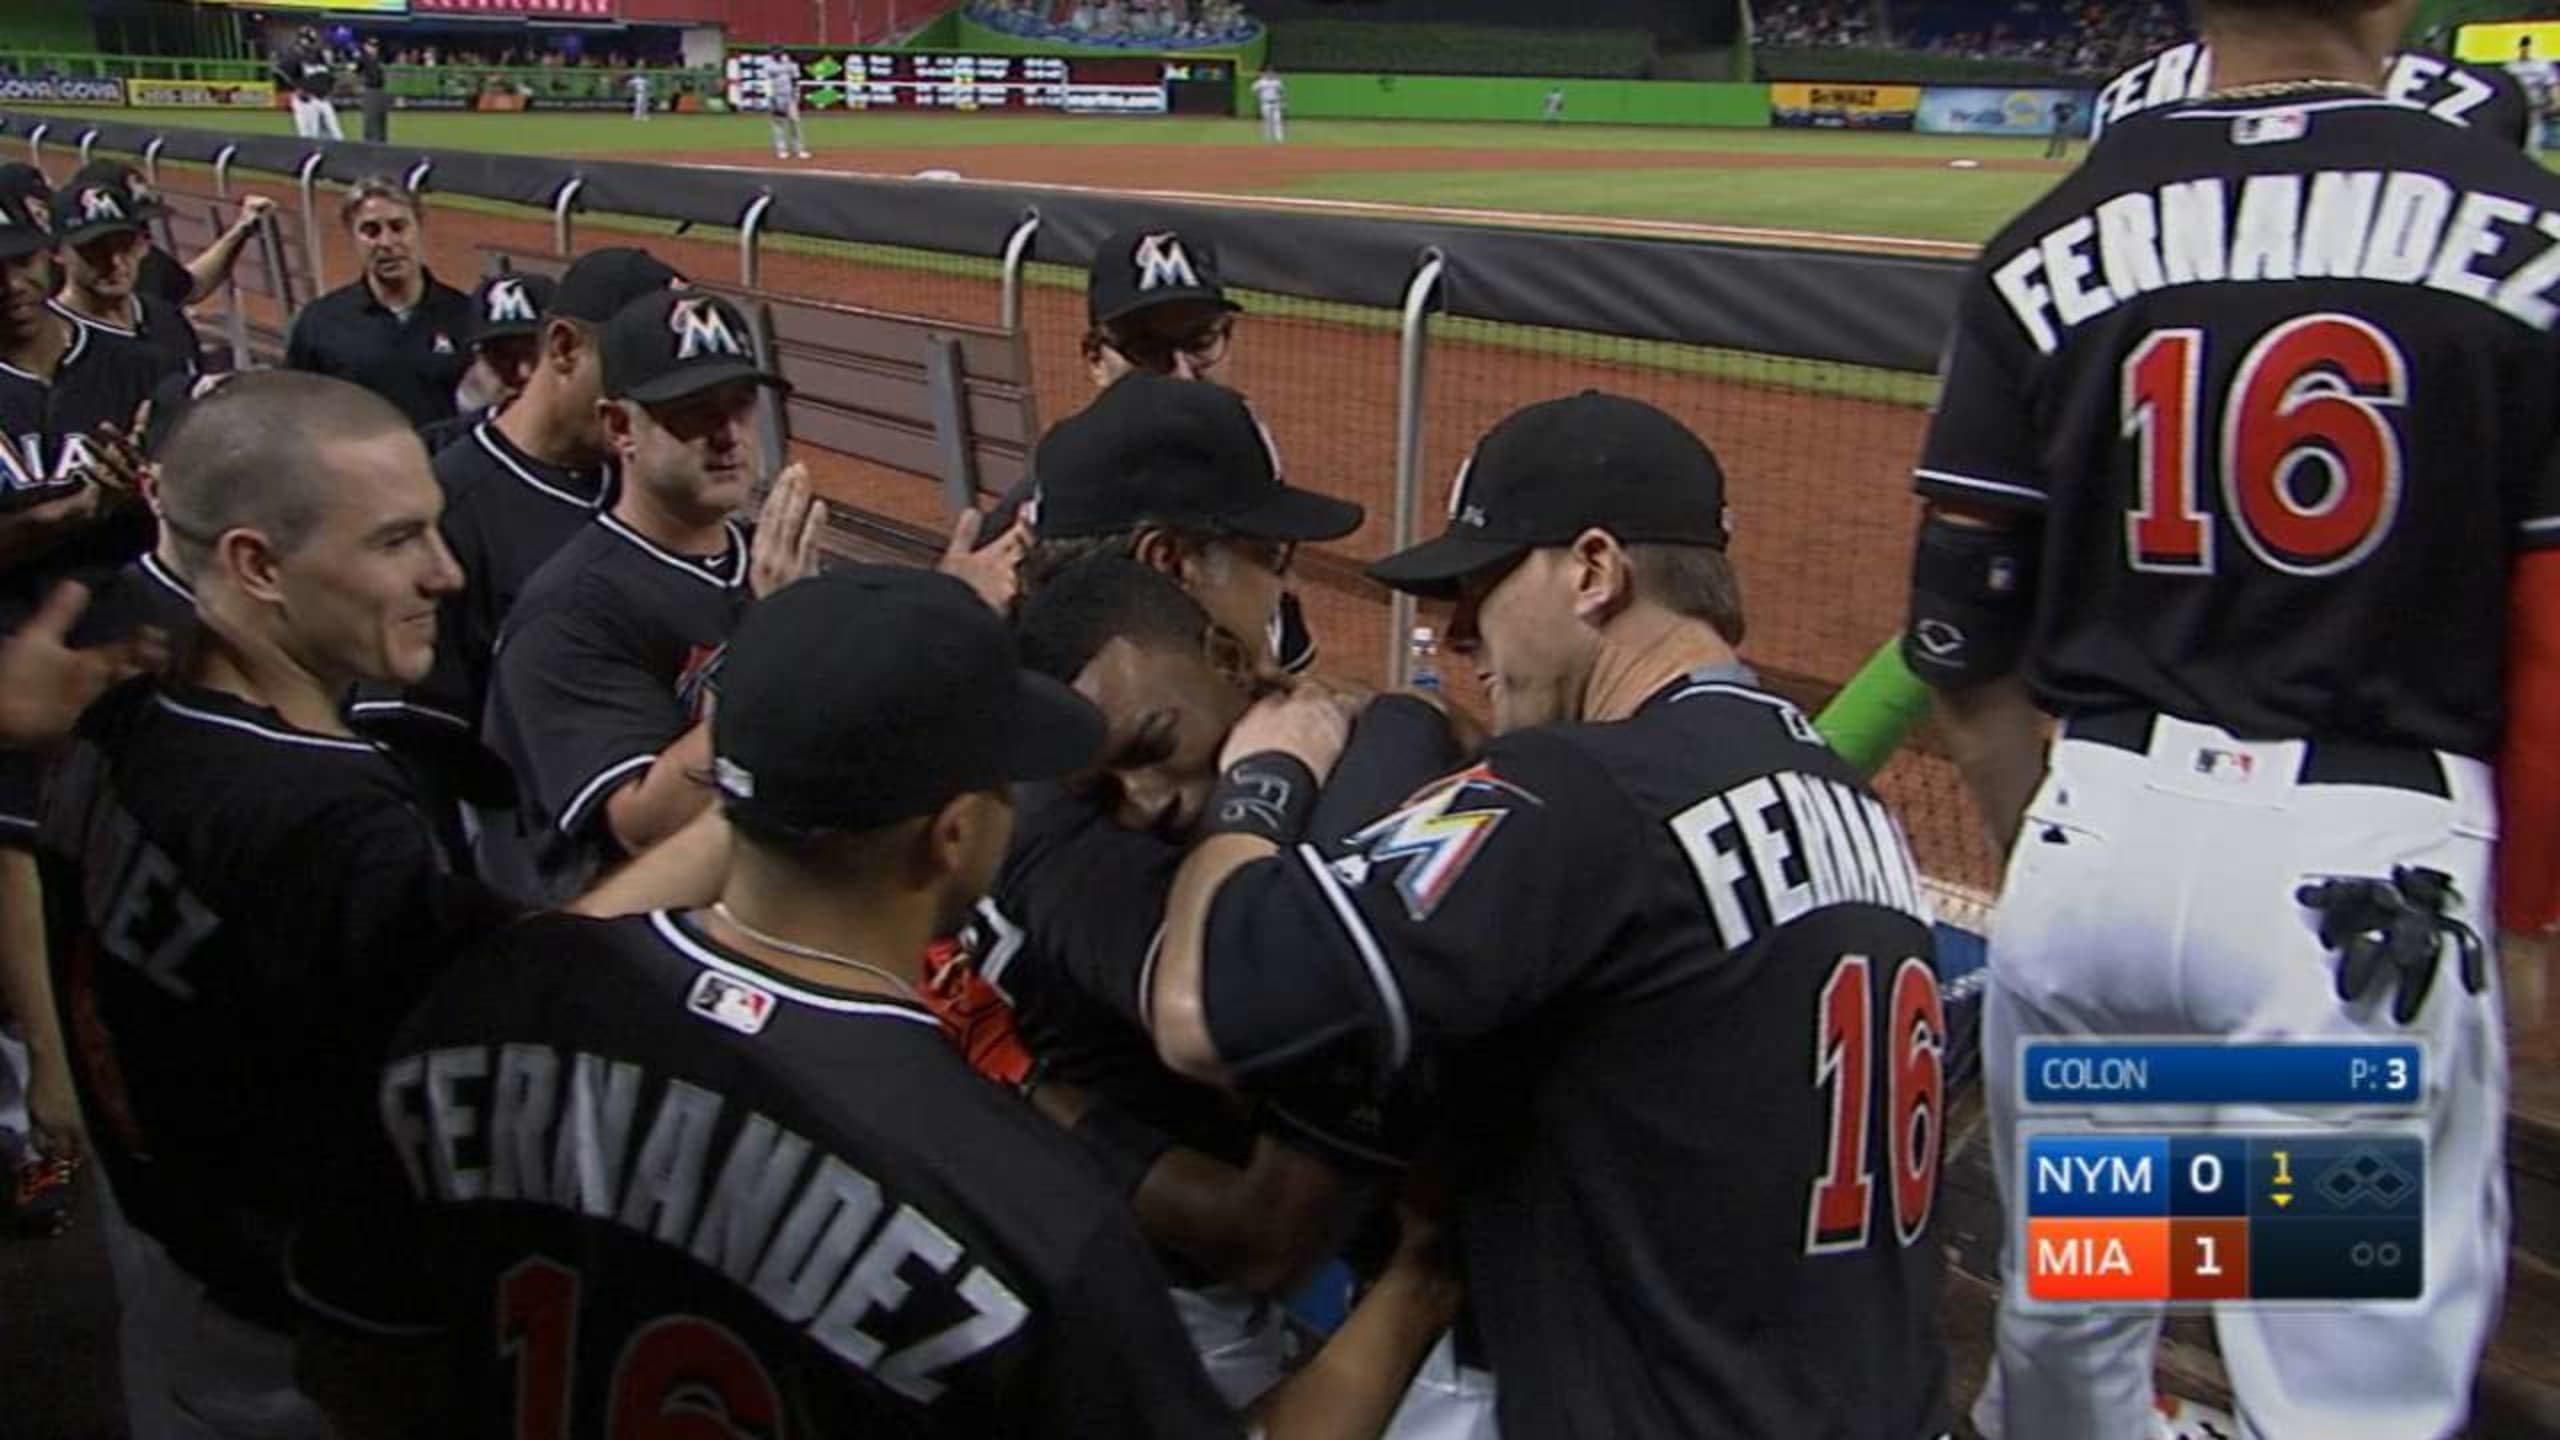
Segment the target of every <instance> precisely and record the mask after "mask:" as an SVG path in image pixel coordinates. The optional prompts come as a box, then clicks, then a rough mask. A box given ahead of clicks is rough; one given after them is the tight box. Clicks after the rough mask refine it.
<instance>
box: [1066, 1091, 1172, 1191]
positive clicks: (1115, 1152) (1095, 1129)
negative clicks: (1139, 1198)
mask: <svg viewBox="0 0 2560 1440" xmlns="http://www.w3.org/2000/svg"><path fill="white" fill-rule="evenodd" d="M1069 1133H1071V1134H1073V1135H1074V1136H1075V1137H1076V1139H1077V1140H1079V1141H1081V1142H1083V1144H1084V1148H1085V1149H1086V1151H1087V1152H1089V1153H1090V1154H1091V1155H1092V1156H1093V1158H1094V1160H1095V1161H1096V1162H1097V1163H1099V1164H1100V1165H1101V1166H1102V1174H1103V1178H1104V1179H1106V1180H1108V1181H1110V1182H1111V1188H1112V1191H1113V1193H1115V1194H1119V1195H1135V1194H1137V1193H1138V1186H1139V1185H1140V1184H1141V1183H1142V1182H1144V1181H1145V1180H1146V1178H1147V1172H1148V1171H1149V1170H1152V1169H1154V1168H1155V1163H1156V1159H1157V1157H1158V1156H1161V1155H1163V1154H1164V1152H1166V1151H1167V1150H1170V1149H1172V1148H1173V1137H1172V1136H1170V1135H1167V1134H1165V1133H1164V1132H1163V1131H1161V1130H1158V1129H1157V1128H1156V1127H1154V1126H1153V1125H1150V1124H1148V1123H1147V1122H1146V1121H1144V1120H1141V1119H1139V1118H1138V1117H1136V1116H1135V1115H1132V1114H1130V1113H1129V1112H1128V1111H1126V1110H1123V1109H1121V1108H1120V1107H1118V1106H1116V1105H1114V1104H1112V1103H1111V1102H1109V1101H1107V1100H1104V1099H1101V1098H1099V1097H1096V1098H1095V1100H1094V1101H1093V1103H1092V1104H1091V1105H1088V1106H1087V1107H1085V1112H1084V1115H1083V1116H1082V1117H1081V1118H1080V1119H1078V1120H1077V1121H1076V1126H1075V1129H1074V1130H1073V1131H1071V1132H1069Z"/></svg>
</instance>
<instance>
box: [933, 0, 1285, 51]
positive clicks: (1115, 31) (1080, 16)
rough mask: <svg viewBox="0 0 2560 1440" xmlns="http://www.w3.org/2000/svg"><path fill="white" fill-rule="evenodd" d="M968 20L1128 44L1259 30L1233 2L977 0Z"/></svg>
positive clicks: (1221, 37)
mask: <svg viewBox="0 0 2560 1440" xmlns="http://www.w3.org/2000/svg"><path fill="white" fill-rule="evenodd" d="M969 18H970V19H972V20H975V21H977V22H978V23H979V24H982V25H985V26H987V27H988V28H990V29H994V30H1001V31H1003V32H1005V33H1006V34H1008V35H1020V36H1024V37H1026V38H1030V39H1040V40H1070V41H1074V42H1076V43H1078V44H1088V45H1127V46H1132V47H1166V46H1176V47H1179V46H1207V45H1234V44H1238V43H1241V42H1243V41H1246V40H1250V39H1252V38H1253V35H1254V32H1255V30H1256V29H1257V28H1258V27H1257V26H1256V25H1255V23H1254V21H1253V19H1252V17H1250V16H1248V15H1246V14H1245V12H1244V7H1243V6H1242V5H1240V4H1238V3H1236V0H979V3H977V4H975V5H973V6H971V7H970V10H969Z"/></svg>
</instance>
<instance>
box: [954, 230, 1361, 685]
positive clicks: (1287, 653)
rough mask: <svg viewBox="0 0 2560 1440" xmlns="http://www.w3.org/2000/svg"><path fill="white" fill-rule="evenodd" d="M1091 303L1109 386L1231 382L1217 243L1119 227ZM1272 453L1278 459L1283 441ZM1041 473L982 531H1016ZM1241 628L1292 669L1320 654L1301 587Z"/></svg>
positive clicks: (1095, 346) (1091, 289) (1230, 315)
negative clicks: (1134, 380) (1127, 381)
mask: <svg viewBox="0 0 2560 1440" xmlns="http://www.w3.org/2000/svg"><path fill="white" fill-rule="evenodd" d="M1085 313H1086V316H1087V323H1086V328H1085V336H1084V363H1085V374H1086V376H1087V377H1088V378H1090V379H1091V380H1092V381H1093V386H1094V389H1095V390H1097V391H1104V390H1109V389H1110V388H1112V386H1113V385H1115V384H1116V383H1118V381H1119V380H1120V379H1121V377H1123V376H1125V375H1129V374H1133V373H1139V372H1144V373H1147V374H1152V375H1165V376H1170V377H1172V378H1174V379H1177V380H1206V381H1209V382H1211V383H1224V377H1225V376H1226V374H1227V366H1228V362H1229V361H1231V360H1232V359H1233V358H1234V354H1235V338H1236V325H1237V317H1238V316H1240V315H1242V314H1243V313H1244V307H1243V306H1242V305H1240V304H1237V303H1236V302H1235V301H1234V300H1233V299H1231V298H1229V296H1228V294H1227V291H1226V286H1225V284H1224V280H1223V277H1222V275H1221V274H1220V271H1219V267H1218V249H1217V246H1216V245H1215V244H1214V243H1212V242H1211V241H1210V240H1209V239H1208V238H1207V237H1206V236H1203V235H1200V234H1198V233H1196V232H1195V233H1193V234H1191V235H1184V234H1182V233H1181V232H1179V231H1177V230H1175V229H1174V228H1173V227H1171V226H1169V225H1160V224H1159V225H1141V226H1136V227H1132V228H1129V229H1125V230H1121V231H1118V232H1115V233H1114V234H1112V235H1110V236H1107V237H1105V238H1104V240H1103V242H1102V243H1101V244H1100V245H1099V246H1096V247H1095V249H1094V252H1093V265H1092V268H1091V269H1090V270H1089V271H1088V272H1087V274H1086V277H1085ZM1272 455H1273V464H1274V465H1275V466H1277V464H1278V463H1279V462H1278V455H1279V451H1278V449H1277V447H1273V449H1272ZM1037 479H1038V477H1037V476H1036V475H1026V476H1024V477H1023V480H1022V483H1021V484H1019V485H1017V486H1015V487H1014V489H1013V492H1012V493H1011V494H1008V495H1006V496H1005V497H1004V499H1003V501H1002V502H1001V503H999V504H998V505H997V506H996V508H995V509H994V510H993V511H991V512H989V514H988V516H987V520H986V523H985V525H984V527H983V529H982V530H981V532H980V533H982V534H983V535H986V536H989V537H996V536H1002V535H1005V534H1007V533H1009V532H1010V531H1011V529H1012V528H1013V526H1014V524H1015V522H1016V520H1017V518H1019V517H1021V516H1022V515H1023V513H1024V506H1025V503H1026V502H1028V501H1029V500H1030V499H1031V496H1032V492H1033V490H1034V489H1035V487H1036V484H1037ZM1032 508H1033V509H1034V510H1035V511H1036V509H1037V508H1038V507H1036V506H1034V507H1032ZM1035 528H1036V527H1035ZM1238 633H1239V634H1248V633H1249V634H1254V635H1265V634H1267V635H1268V636H1269V639H1270V645H1271V654H1272V657H1273V658H1274V659H1276V660H1278V661H1279V662H1280V667H1281V668H1282V669H1284V670H1287V671H1289V672H1290V673H1292V674H1296V673H1299V672H1302V671H1304V670H1306V669H1307V668H1308V667H1310V666H1312V665H1314V664H1315V659H1316V637H1315V632H1314V631H1313V630H1311V629H1309V628H1308V626H1307V617H1306V611H1305V610H1304V608H1303V607H1301V606H1300V605H1299V603H1298V597H1297V595H1296V594H1295V593H1294V592H1291V591H1287V590H1284V591H1282V592H1281V594H1280V599H1279V603H1278V605H1277V606H1276V607H1275V608H1274V609H1273V610H1272V612H1271V614H1270V616H1269V618H1268V620H1267V621H1266V622H1265V624H1264V626H1263V628H1261V629H1257V630H1252V631H1239V632H1238Z"/></svg>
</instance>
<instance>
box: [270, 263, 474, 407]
mask: <svg viewBox="0 0 2560 1440" xmlns="http://www.w3.org/2000/svg"><path fill="white" fill-rule="evenodd" d="M472 325H473V317H472V313H471V297H470V296H468V295H465V294H463V293H462V292H461V291H459V290H456V289H454V288H453V287H452V286H450V285H447V284H445V283H444V282H443V281H441V280H438V279H436V278H435V277H434V276H433V275H429V276H428V277H427V283H426V291H425V293H424V294H423V295H422V296H420V297H419V300H418V304H417V307H416V308H415V309H413V310H411V311H410V312H409V313H408V314H407V315H406V316H402V315H398V314H394V313H393V312H392V310H391V309H390V307H388V306H386V305H384V304H383V303H382V302H381V301H380V300H378V299H376V298H375V297H374V293H373V287H372V286H370V285H368V284H366V283H365V282H364V281H362V280H359V281H357V282H356V283H354V284H353V285H347V286H343V287H341V288H339V289H336V290H332V291H330V292H329V293H328V294H326V295H323V296H321V297H320V298H319V299H317V300H314V301H312V302H311V303H310V304H308V305H306V306H304V307H303V308H302V313H301V314H299V315H297V316H295V317H294V320H293V334H292V337H291V338H290V339H288V340H287V341H286V342H285V353H284V364H285V368H286V369H288V370H309V371H312V372H313V373H315V374H320V375H331V376H335V377H336V378H338V379H340V380H345V381H348V382H349V383H351V384H356V385H361V386H363V387H364V388H366V389H367V390H370V391H372V392H373V393H375V394H376V395H379V396H381V397H382V398H383V399H385V400H388V401H390V402H391V403H392V405H393V406H395V407H397V408H398V409H399V411H400V413H401V414H403V415H406V416H408V417H409V423H410V424H412V425H417V426H427V425H432V424H434V423H436V422H437V421H439V420H445V419H450V418H452V416H453V414H454V410H455V405H454V399H453V391H454V387H455V386H457V385H459V384H461V383H462V376H463V372H464V371H467V370H469V369H470V368H471V328H472Z"/></svg>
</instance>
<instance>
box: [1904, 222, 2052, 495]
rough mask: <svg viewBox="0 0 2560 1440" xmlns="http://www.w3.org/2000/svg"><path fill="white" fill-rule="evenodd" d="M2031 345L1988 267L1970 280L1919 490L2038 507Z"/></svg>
mask: <svg viewBox="0 0 2560 1440" xmlns="http://www.w3.org/2000/svg"><path fill="white" fill-rule="evenodd" d="M2033 353H2034V346H2033V345H2032V344H2031V343H2030V342H2029V340H2028V339H2027V337H2026V336H2025V335H2024V334H2023V333H2022V332H2021V331H2020V330H2019V328H2018V322H2017V320H2016V319H2015V317H2013V316H2012V315H2011V314H2010V313H2009V310H2008V308H2007V306H2006V305H2005V304H2004V303H2003V302H2002V301H2001V299H2000V297H1999V293H1998V292H1997V291H1996V290H1995V289H1994V288H1993V282H1992V279H1991V276H1990V274H1989V273H1988V269H1987V265H1986V266H1985V267H1978V268H1977V269H1976V270H1975V272H1974V274H1973V275H1972V276H1971V277H1969V278H1968V279H1967V280H1966V282H1965V288H1964V297H1963V299H1962V300H1961V301H1959V302H1958V304H1957V311H1956V333H1955V336H1954V339H1953V340H1952V341H1951V342H1950V344H1949V346H1948V351H1947V363H1946V366H1945V374H1944V375H1943V377H1942V378H1941V383H1940V385H1939V387H1938V408H1937V412H1936V413H1935V414H1934V415H1932V416H1931V417H1930V420H1929V438H1928V439H1927V441H1926V442H1925V443H1923V444H1922V446H1921V449H1920V465H1919V468H1918V470H1917V472H1916V475H1915V479H1916V482H1917V488H1918V489H1919V491H1920V493H1921V494H1923V495H1926V496H1929V497H1930V498H1931V499H1936V500H1948V501H1954V502H1959V503H1964V504H1971V505H1986V506H1991V507H1994V508H1999V509H2011V510H2025V511H2028V512H2030V513H2032V512H2035V511H2040V510H2041V509H2042V508H2043V506H2044V499H2045V490H2044V474H2043V467H2042V466H2041V465H2040V464H2038V463H2037V459H2036V423H2035V411H2034V405H2033V402H2032V399H2031V391H2030V390H2029V388H2028V384H2027V380H2028V374H2027V372H2028V370H2029V368H2030V364H2029V359H2030V356H2031V355H2032V354H2033Z"/></svg>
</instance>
